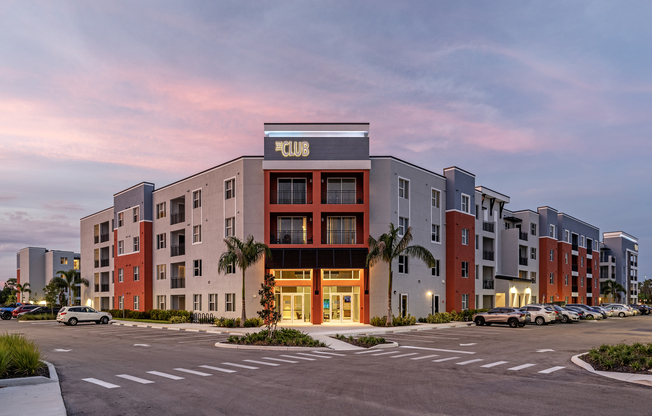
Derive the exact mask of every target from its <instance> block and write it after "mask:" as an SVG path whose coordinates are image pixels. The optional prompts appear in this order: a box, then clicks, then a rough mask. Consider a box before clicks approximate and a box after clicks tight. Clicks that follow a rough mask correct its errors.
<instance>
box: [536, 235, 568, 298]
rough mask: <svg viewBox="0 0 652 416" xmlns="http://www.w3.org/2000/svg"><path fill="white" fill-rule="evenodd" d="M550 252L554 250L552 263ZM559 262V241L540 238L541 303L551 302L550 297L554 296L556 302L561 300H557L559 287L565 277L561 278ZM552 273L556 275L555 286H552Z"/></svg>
mask: <svg viewBox="0 0 652 416" xmlns="http://www.w3.org/2000/svg"><path fill="white" fill-rule="evenodd" d="M550 250H554V255H553V257H552V261H551V260H550ZM558 260H559V249H558V248H557V240H553V239H550V238H545V237H542V238H539V297H540V298H541V302H550V296H554V301H555V302H556V301H558V300H560V299H558V298H557V285H558V284H559V279H560V278H561V279H563V276H561V277H560V276H559V270H558V266H557V262H558ZM550 273H553V275H554V279H553V284H550Z"/></svg>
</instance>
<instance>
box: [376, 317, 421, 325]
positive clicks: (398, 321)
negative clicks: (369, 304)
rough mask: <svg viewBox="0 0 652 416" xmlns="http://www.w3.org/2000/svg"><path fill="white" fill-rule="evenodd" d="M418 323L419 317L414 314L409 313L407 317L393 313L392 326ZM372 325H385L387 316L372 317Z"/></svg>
mask: <svg viewBox="0 0 652 416" xmlns="http://www.w3.org/2000/svg"><path fill="white" fill-rule="evenodd" d="M416 323H417V318H416V317H414V316H412V315H408V316H406V317H405V318H403V317H401V316H394V315H392V326H405V325H416ZM371 325H373V326H385V325H387V317H386V316H383V317H377V316H374V317H373V318H371Z"/></svg>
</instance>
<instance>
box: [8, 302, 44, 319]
mask: <svg viewBox="0 0 652 416" xmlns="http://www.w3.org/2000/svg"><path fill="white" fill-rule="evenodd" d="M37 308H40V306H38V305H23V306H19V307H17V308H15V309H14V310H13V311H11V316H12V317H13V318H18V314H19V313H21V312H29V311H32V310H34V309H37Z"/></svg>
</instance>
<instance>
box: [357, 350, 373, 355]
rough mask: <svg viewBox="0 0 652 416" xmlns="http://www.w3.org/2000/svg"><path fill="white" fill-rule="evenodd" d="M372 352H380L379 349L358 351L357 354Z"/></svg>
mask: <svg viewBox="0 0 652 416" xmlns="http://www.w3.org/2000/svg"><path fill="white" fill-rule="evenodd" d="M370 352H378V350H368V351H360V352H356V354H369V353H370Z"/></svg>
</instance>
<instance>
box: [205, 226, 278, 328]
mask: <svg viewBox="0 0 652 416" xmlns="http://www.w3.org/2000/svg"><path fill="white" fill-rule="evenodd" d="M224 244H226V251H225V252H224V253H222V255H221V256H220V261H219V263H218V265H217V270H218V271H219V272H221V273H226V272H227V271H229V270H230V268H231V267H235V266H238V267H239V268H240V270H242V318H241V319H240V326H241V327H244V323H245V320H246V319H247V313H246V310H245V272H246V271H247V268H248V267H249V266H251V265H253V264H254V263H256V262H257V261H258V260H260V259H262V258H263V256H267V257H268V258H272V251H271V250H270V249H269V247H268V246H267V244H265V243H258V242H256V241H254V237H253V236H251V235H250V236H249V237H247V239H246V240H245V241H242V240H240V239H239V238H237V237H233V236H232V237H227V238H225V239H224Z"/></svg>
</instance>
